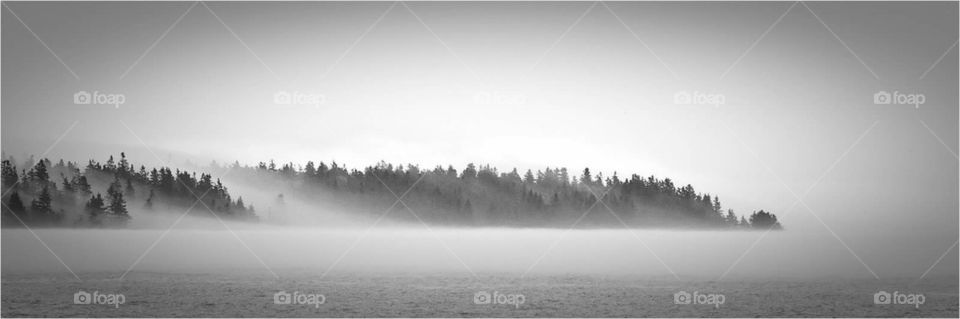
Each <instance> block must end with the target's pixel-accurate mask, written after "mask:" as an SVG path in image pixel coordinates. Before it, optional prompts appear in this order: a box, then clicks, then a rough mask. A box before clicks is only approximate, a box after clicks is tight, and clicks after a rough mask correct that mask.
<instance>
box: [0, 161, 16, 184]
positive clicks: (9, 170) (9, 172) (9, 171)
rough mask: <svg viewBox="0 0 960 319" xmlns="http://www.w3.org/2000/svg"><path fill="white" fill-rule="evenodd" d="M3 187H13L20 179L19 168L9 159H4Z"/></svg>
mask: <svg viewBox="0 0 960 319" xmlns="http://www.w3.org/2000/svg"><path fill="white" fill-rule="evenodd" d="M2 175H3V187H4V188H11V187H13V186H14V185H16V184H17V182H19V181H20V177H19V176H17V168H16V167H14V166H13V164H12V163H11V162H10V161H9V160H3V173H2Z"/></svg>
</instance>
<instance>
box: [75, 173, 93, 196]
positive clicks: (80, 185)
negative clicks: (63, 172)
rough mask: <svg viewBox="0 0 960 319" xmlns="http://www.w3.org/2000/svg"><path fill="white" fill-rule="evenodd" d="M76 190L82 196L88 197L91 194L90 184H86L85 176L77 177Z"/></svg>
mask: <svg viewBox="0 0 960 319" xmlns="http://www.w3.org/2000/svg"><path fill="white" fill-rule="evenodd" d="M77 190H78V191H80V192H81V193H83V194H84V195H90V194H92V193H93V191H92V190H91V189H90V184H89V183H87V177H86V176H83V175H80V176H79V177H77Z"/></svg>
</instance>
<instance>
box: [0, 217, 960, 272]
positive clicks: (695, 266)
mask: <svg viewBox="0 0 960 319" xmlns="http://www.w3.org/2000/svg"><path fill="white" fill-rule="evenodd" d="M229 225H230V230H227V229H226V228H225V227H222V226H223V225H221V228H220V230H210V229H195V228H194V229H190V228H175V229H173V230H172V231H170V232H169V233H167V234H166V236H165V237H163V239H162V240H160V241H159V242H158V243H157V244H156V246H155V247H154V248H153V249H152V250H150V251H149V253H148V254H146V255H145V256H144V257H143V258H142V260H141V261H140V262H139V263H138V264H137V265H136V266H135V267H134V269H133V273H134V274H135V273H136V272H138V271H149V272H175V273H176V272H186V273H193V272H197V273H216V272H228V271H231V270H235V269H243V270H257V269H260V270H262V271H263V272H264V274H265V275H269V276H272V273H276V274H278V275H279V276H281V277H282V276H283V274H284V273H285V272H288V271H308V272H314V273H316V274H317V275H318V276H319V275H321V274H323V273H324V272H327V270H328V269H329V273H328V274H330V275H334V274H336V275H344V274H353V273H367V272H376V273H421V274H433V273H437V272H454V273H463V274H469V273H470V272H471V271H472V272H474V273H477V274H484V273H494V272H495V273H508V274H515V275H516V276H518V278H519V277H520V276H522V275H523V274H524V273H527V275H538V274H586V275H641V276H664V277H672V275H671V271H672V272H674V273H675V274H676V275H677V276H678V277H679V278H680V279H681V280H683V279H694V278H697V279H717V278H720V277H721V276H723V275H724V273H727V270H728V268H729V269H730V271H729V273H728V274H727V276H725V277H724V278H727V279H734V278H743V277H746V278H793V277H801V278H813V277H830V276H845V277H850V278H872V277H873V276H872V275H871V274H870V272H869V271H868V270H867V268H866V267H864V266H863V265H861V264H860V262H858V261H857V259H856V258H855V257H854V256H853V254H851V253H850V252H848V251H847V250H846V249H845V248H844V246H843V244H841V243H840V242H839V241H837V239H836V238H834V237H833V236H831V235H829V234H801V233H798V232H789V231H784V232H770V233H769V234H767V235H766V236H765V237H764V238H763V239H761V240H760V241H759V242H757V244H756V245H755V246H753V248H752V249H750V251H749V253H748V254H746V255H745V256H744V257H743V258H742V260H740V261H739V263H737V265H736V266H733V267H732V268H730V267H731V265H733V264H734V263H735V262H736V261H737V259H738V258H740V256H741V255H742V254H743V253H744V252H745V251H747V250H748V248H749V247H751V246H752V244H753V243H754V242H755V241H756V240H757V239H758V238H760V237H761V236H764V235H763V232H725V231H666V230H633V231H628V230H572V231H566V230H560V229H550V230H546V229H499V228H486V229H451V228H433V229H430V230H427V229H426V228H424V227H422V226H420V227H405V228H398V227H389V228H385V227H377V228H374V229H372V230H369V231H368V229H366V228H361V227H358V228H349V227H347V228H341V229H325V228H288V227H285V228H280V227H268V226H253V225H251V224H242V223H237V224H229ZM34 231H35V232H36V234H37V236H39V237H40V238H41V239H43V241H44V242H46V244H47V245H48V246H49V247H50V249H51V250H52V251H53V252H55V253H56V254H57V255H58V256H59V257H60V258H61V259H62V260H63V262H64V263H65V264H66V265H68V266H69V267H70V268H71V269H73V271H74V272H76V273H78V274H79V275H80V276H81V278H82V277H83V273H85V272H115V273H116V275H117V277H119V276H120V275H121V274H123V273H124V271H126V270H127V269H129V268H130V267H131V265H133V264H134V263H135V262H136V261H137V259H138V258H139V257H140V256H141V254H143V252H144V251H146V250H148V249H149V248H150V246H151V245H152V244H153V243H154V241H156V240H157V239H158V238H159V237H160V236H162V235H163V230H160V229H157V230H106V229H35V230H34ZM843 238H844V241H845V242H846V244H847V245H848V246H850V248H851V249H852V250H853V251H854V252H855V253H856V254H857V255H858V256H859V257H860V258H861V259H862V260H863V262H864V263H866V264H867V265H868V266H869V267H870V268H871V269H872V270H873V271H874V272H875V273H876V274H877V276H879V277H880V278H882V279H883V278H893V277H897V278H919V277H920V276H921V275H922V274H923V273H924V272H925V271H926V270H927V269H928V268H929V267H930V266H931V265H933V264H934V262H936V261H937V259H938V258H939V257H940V256H941V255H942V254H944V252H945V251H947V249H948V248H950V245H951V243H953V242H954V241H955V240H956V238H955V237H954V238H930V237H924V238H919V237H918V236H916V235H909V234H908V235H900V236H889V237H878V236H874V237H843ZM928 243H939V244H936V245H933V244H928ZM645 245H646V246H647V247H649V248H650V250H652V251H653V253H655V255H654V254H653V253H651V251H648V250H647V249H646V248H645ZM551 247H552V248H551ZM248 248H249V249H248ZM2 254H3V259H2V266H3V275H9V274H21V273H36V272H44V273H46V272H51V273H68V272H67V270H66V268H65V267H63V266H62V265H61V264H60V263H59V262H58V261H57V260H56V259H55V258H54V256H53V255H52V254H51V253H50V252H49V251H47V249H45V248H44V247H43V245H41V243H40V242H39V241H38V240H37V239H36V238H34V237H33V235H31V234H30V232H29V231H28V230H26V229H4V230H3V232H2ZM341 256H342V258H341ZM257 257H259V259H260V260H262V261H263V264H261V263H260V261H258V258H257ZM657 257H659V259H661V260H662V262H663V263H662V264H661V262H660V261H658V258H657ZM538 260H539V261H538ZM461 262H462V263H461ZM264 264H265V265H264ZM334 264H336V266H334V267H332V268H331V265H334ZM957 267H958V265H957V250H956V249H951V250H950V252H949V253H947V254H946V256H945V257H944V258H943V259H942V261H941V262H940V263H939V264H938V265H937V266H936V267H934V268H933V269H932V270H931V271H930V273H929V274H928V275H927V277H928V278H929V277H933V276H941V275H952V276H955V275H956V274H957ZM528 270H529V272H528Z"/></svg>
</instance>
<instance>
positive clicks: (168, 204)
mask: <svg viewBox="0 0 960 319" xmlns="http://www.w3.org/2000/svg"><path fill="white" fill-rule="evenodd" d="M15 163H16V161H15V159H14V158H13V157H9V158H6V159H4V160H3V161H2V168H0V176H2V186H3V187H2V191H3V198H2V202H3V204H4V205H3V211H2V213H3V214H2V220H0V223H2V225H3V226H4V227H19V226H71V227H73V226H76V227H122V226H124V225H126V224H128V223H129V221H130V219H131V216H130V211H129V205H130V204H131V203H133V205H136V209H138V210H142V211H144V212H151V211H155V210H158V209H157V208H163V209H169V208H176V209H178V211H182V210H184V209H187V208H188V207H190V206H192V205H194V203H195V202H196V200H197V198H202V200H203V203H202V204H196V205H199V206H206V207H209V208H210V210H211V211H212V213H213V214H217V217H223V218H230V219H238V220H256V218H257V217H256V214H255V211H254V208H253V206H249V207H248V206H245V205H244V203H243V199H242V198H237V200H236V201H233V200H232V199H231V197H230V194H229V193H228V192H227V189H226V187H224V186H223V184H222V183H220V181H219V180H217V181H216V182H214V181H213V179H212V177H211V175H209V174H203V173H201V174H200V176H199V177H197V175H196V173H189V172H186V171H180V170H176V171H173V170H171V169H170V168H168V167H160V168H151V169H150V170H147V168H146V167H145V166H140V167H139V169H136V168H135V167H134V165H132V164H130V162H129V161H128V160H127V158H126V154H124V153H120V160H119V161H115V160H114V157H113V156H110V158H109V159H108V160H107V161H106V162H105V163H100V162H97V161H94V160H90V161H89V162H88V163H87V165H86V166H85V167H83V169H81V167H80V166H79V165H78V164H77V163H74V162H64V161H63V160H62V159H61V160H60V161H59V162H57V163H55V164H54V163H52V162H51V161H50V160H49V159H46V158H43V159H40V160H37V161H34V159H33V158H32V157H31V158H30V159H29V160H27V162H26V163H24V165H23V166H24V167H29V170H28V169H25V168H23V169H20V170H19V171H18V169H17V166H16V164H15ZM34 163H35V164H34ZM31 165H32V166H31ZM190 212H191V213H193V214H196V215H209V214H210V213H211V212H210V211H208V210H206V209H203V208H201V209H191V210H190Z"/></svg>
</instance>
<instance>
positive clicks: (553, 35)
mask: <svg viewBox="0 0 960 319" xmlns="http://www.w3.org/2000/svg"><path fill="white" fill-rule="evenodd" d="M4 4H5V8H4V9H3V14H2V17H3V21H2V26H3V30H2V36H3V39H2V45H3V57H2V68H3V71H4V72H3V78H2V82H3V84H2V95H3V96H2V104H3V108H2V142H3V149H4V150H5V151H6V152H8V153H9V154H13V155H18V156H19V155H21V154H41V153H43V152H44V151H45V150H46V149H47V148H48V147H50V146H51V145H52V144H54V142H55V141H56V140H57V139H58V137H60V136H61V135H63V136H64V137H63V139H62V141H60V142H59V143H57V144H55V145H54V147H53V148H51V150H50V152H49V154H48V157H52V158H59V157H63V156H66V157H67V158H68V159H74V160H81V161H82V160H86V159H88V158H90V157H95V158H101V159H102V158H103V157H105V156H106V154H109V153H118V152H119V151H121V150H126V151H128V153H131V154H133V155H134V156H135V158H134V161H135V162H138V163H144V164H157V161H156V160H155V157H154V156H153V155H152V154H151V152H149V151H148V149H149V150H152V151H153V152H155V153H156V154H158V156H160V157H161V158H163V159H164V160H167V156H168V155H170V156H172V157H171V159H174V160H176V161H183V160H185V159H189V160H191V161H193V162H195V163H205V162H207V161H209V160H211V159H216V160H219V161H221V162H223V161H233V160H239V161H241V162H242V163H246V164H254V163H256V162H257V161H261V160H263V161H266V160H269V159H271V158H273V159H276V160H278V161H295V162H298V163H303V162H305V161H307V160H314V161H320V160H323V161H329V160H332V159H333V160H337V161H338V162H346V163H347V164H349V165H350V166H351V167H358V166H364V165H368V164H373V163H375V162H377V161H379V160H381V159H383V160H387V161H390V162H394V163H398V162H400V163H408V162H414V163H420V164H422V165H424V166H427V167H432V166H433V165H436V164H444V165H446V164H453V165H455V166H457V167H458V168H462V167H463V166H464V165H465V164H466V163H468V162H476V163H490V164H491V165H494V166H497V167H499V168H501V170H509V169H510V168H513V167H517V168H519V169H521V170H525V169H527V168H533V169H534V170H536V169H542V168H543V167H544V166H548V165H549V166H551V167H555V166H564V167H568V168H569V169H571V170H572V171H575V172H579V171H580V170H582V168H583V167H584V166H589V167H591V168H592V169H594V170H601V171H603V172H604V173H605V174H607V175H609V174H610V173H611V172H613V171H617V172H619V173H620V174H621V175H627V174H630V173H640V174H643V175H649V174H656V175H657V176H668V177H671V178H673V179H674V180H675V181H677V182H679V183H683V184H687V183H690V184H693V185H694V186H695V187H697V189H698V190H700V191H706V192H710V193H715V194H719V195H720V198H721V200H723V202H724V204H725V206H727V207H729V208H734V209H737V210H739V211H740V212H745V211H748V210H753V209H760V208H763V209H767V210H772V211H773V212H775V213H777V214H778V215H780V216H781V219H782V220H783V221H784V223H785V224H787V225H790V227H792V228H793V229H801V230H805V231H808V232H811V233H817V234H823V235H824V236H830V235H829V234H830V232H831V231H833V232H835V233H837V234H840V235H841V237H847V238H849V237H855V236H858V235H859V234H863V233H871V234H883V233H886V232H889V231H895V230H902V229H909V230H911V231H917V232H921V233H922V234H928V235H929V236H930V238H931V240H929V241H925V242H922V243H920V244H929V245H934V247H938V248H930V249H933V250H937V249H939V247H940V246H943V247H942V249H946V248H947V247H949V245H950V244H951V243H952V242H953V241H954V240H955V239H956V238H957V215H958V214H957V212H958V204H957V194H958V179H957V176H958V169H957V158H956V152H957V149H958V138H957V137H958V134H957V132H958V107H957V106H958V103H960V102H958V92H957V87H958V77H957V75H958V72H957V70H958V65H957V61H958V58H957V57H958V56H957V52H958V50H957V48H956V41H957V29H958V28H957V26H958V20H957V3H955V2H953V3H949V2H939V3H820V2H812V3H806V4H794V3H789V2H786V3H780V2H777V3H767V2H763V3H758V2H745V3H691V2H684V3H607V4H596V5H594V4H593V3H589V2H587V3H583V2H564V3H479V4H478V3H459V2H458V3H414V2H411V3H407V4H406V5H404V4H396V5H395V6H393V7H392V9H390V10H389V12H388V11H387V10H388V8H390V7H391V5H392V4H391V3H375V2H363V3H347V4H343V3H270V4H262V3H223V2H211V3H207V6H209V9H212V12H211V10H208V8H207V7H205V6H204V5H203V4H198V5H196V6H193V7H192V9H190V11H189V12H188V13H187V14H186V15H184V13H185V12H187V10H188V8H191V6H192V5H193V3H180V2H161V3H50V2H44V3H23V2H5V3H4ZM591 7H592V9H590V10H589V11H587V10H588V8H591ZM408 8H409V9H412V11H410V10H408ZM608 8H609V9H610V10H608ZM808 8H809V9H810V10H812V12H813V13H815V14H813V13H811V11H810V10H808ZM788 9H789V11H787V10H788ZM611 11H612V12H615V13H616V16H614V15H613V14H612V13H611ZM14 13H16V16H17V17H19V19H18V18H17V17H15V16H14ZM214 13H215V14H216V15H214ZM181 16H182V20H179V22H178V23H176V24H175V22H177V21H178V18H180V17H181ZM381 17H382V19H381ZM21 20H22V22H23V23H25V24H26V25H27V26H29V28H30V30H32V32H31V31H30V30H28V29H27V28H26V27H25V26H24V25H23V24H21ZM378 20H379V22H378ZM172 24H175V26H173V27H172V28H171V25H172ZM374 24H375V25H374ZM168 30H169V32H166V31H168ZM358 39H359V40H358ZM48 48H49V50H48ZM51 51H52V52H51ZM61 60H62V63H61ZM73 74H76V77H74V75H73ZM78 91H89V92H93V91H98V92H100V93H119V94H123V95H124V96H125V98H126V101H125V103H124V104H123V105H120V106H119V107H118V108H115V107H113V106H106V105H75V104H74V103H73V95H74V93H76V92H78ZM278 91H286V92H299V93H303V94H312V95H317V96H323V103H322V104H321V105H319V106H310V105H277V104H275V103H274V100H273V99H274V94H275V93H277V92H278ZM878 91H888V92H891V93H892V92H894V91H897V92H899V93H901V94H923V96H924V97H925V100H924V104H923V105H920V106H919V107H914V106H912V105H910V106H908V105H875V104H874V100H873V98H874V93H876V92H878ZM678 92H688V93H694V95H696V93H704V94H719V95H722V96H723V97H724V99H725V100H724V104H723V105H720V106H709V105H678V104H675V103H674V102H675V101H674V97H675V94H676V93H678ZM489 96H495V97H499V98H495V99H484V97H489ZM478 97H479V98H478ZM75 122H76V123H77V124H76V126H74V127H73V129H72V130H69V131H68V128H70V127H71V125H72V124H73V123H75ZM124 123H125V124H126V126H125V125H124ZM127 127H129V129H128V128H127ZM67 131H68V132H67ZM64 132H67V133H66V134H65V135H64ZM141 140H142V142H141ZM144 145H146V146H144ZM811 187H812V188H811ZM808 188H810V191H809V193H807V190H808ZM792 193H795V194H796V195H798V196H804V195H806V196H805V197H803V198H804V204H805V205H803V204H801V205H797V206H796V207H793V208H794V209H793V210H792V211H790V210H788V208H791V204H793V203H794V201H795V199H796V198H795V197H794V195H793V194H792ZM806 207H809V210H812V211H814V213H815V214H816V215H814V214H811V213H810V211H809V210H808V209H806ZM815 216H816V217H815ZM817 217H819V219H820V220H822V222H823V223H821V222H820V220H818V219H817ZM824 224H826V225H829V226H830V229H827V228H826V227H824V226H823V225H824ZM915 234H916V233H915ZM938 236H939V238H936V239H933V238H935V237H938ZM855 248H856V247H855ZM941 251H942V250H941ZM954 256H955V255H954Z"/></svg>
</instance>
